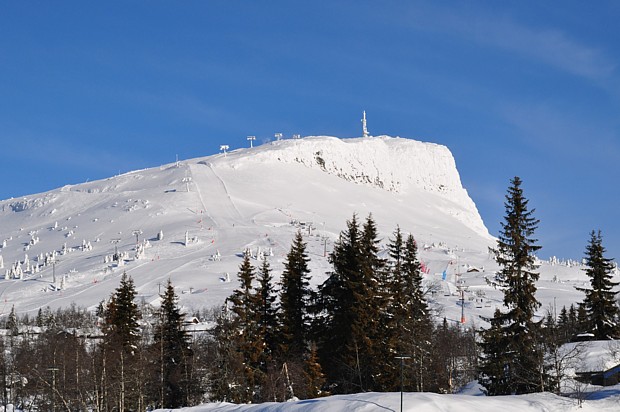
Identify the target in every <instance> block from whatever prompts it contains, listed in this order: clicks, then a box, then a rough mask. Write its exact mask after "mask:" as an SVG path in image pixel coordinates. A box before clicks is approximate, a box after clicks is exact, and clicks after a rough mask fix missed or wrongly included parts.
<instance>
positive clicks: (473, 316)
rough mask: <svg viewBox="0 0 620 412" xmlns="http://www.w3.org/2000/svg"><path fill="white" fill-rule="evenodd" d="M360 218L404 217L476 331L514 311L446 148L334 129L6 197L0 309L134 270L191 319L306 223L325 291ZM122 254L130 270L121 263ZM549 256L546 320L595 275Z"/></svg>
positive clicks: (448, 296) (431, 282)
mask: <svg viewBox="0 0 620 412" xmlns="http://www.w3.org/2000/svg"><path fill="white" fill-rule="evenodd" d="M507 185H508V182H507ZM525 195H526V196H527V193H525ZM534 203H535V202H534ZM354 213H356V214H357V218H358V220H359V221H360V223H363V220H364V219H366V217H367V216H368V214H369V213H372V216H373V218H374V219H375V221H376V222H377V224H378V228H379V233H380V234H381V236H382V238H383V245H384V246H385V244H387V242H388V240H389V237H390V236H391V235H392V233H393V231H394V230H395V228H396V226H397V225H399V226H400V228H401V229H402V230H403V232H405V233H408V232H410V233H413V235H414V236H415V238H416V240H417V241H418V246H419V250H420V257H421V260H422V261H423V263H424V264H425V265H426V267H427V271H428V273H427V274H426V275H425V280H426V282H427V285H428V286H429V287H431V289H432V290H433V292H432V293H430V292H429V295H428V298H429V301H430V303H431V304H432V306H433V308H434V309H436V311H437V315H438V316H440V317H442V318H443V317H444V316H445V317H446V318H447V319H448V320H449V321H453V322H460V321H461V311H462V310H463V313H464V315H465V322H466V324H467V325H468V326H473V327H484V326H485V325H486V322H485V321H484V320H483V318H484V317H488V316H491V314H492V313H493V311H494V310H495V307H497V306H501V296H502V295H501V293H500V292H499V291H496V290H494V289H492V288H490V287H489V286H487V283H486V281H485V278H486V277H489V276H493V271H494V270H495V269H496V266H495V263H494V262H493V260H492V259H491V256H490V255H489V252H488V247H489V246H493V245H494V244H495V240H494V238H493V237H492V236H490V235H489V233H488V231H487V229H486V228H485V226H484V223H483V222H482V219H481V218H480V215H479V213H478V211H477V209H476V206H475V204H474V202H473V201H472V200H471V199H470V197H469V196H468V194H467V191H466V190H465V189H464V188H463V187H462V185H461V182H460V178H459V174H458V171H457V169H456V165H455V162H454V158H453V157H452V155H451V153H450V151H449V150H448V149H447V148H446V147H445V146H441V145H437V144H432V143H422V142H418V141H414V140H411V139H404V138H393V137H387V136H381V137H367V138H354V139H338V138H335V137H325V136H322V137H306V138H303V139H294V140H280V141H277V142H272V143H268V144H265V145H262V146H259V147H254V148H252V149H238V150H235V151H233V152H229V153H226V154H218V155H214V156H209V157H204V158H198V159H190V160H184V161H180V162H178V163H173V164H168V165H163V166H161V167H157V168H152V169H145V170H138V171H134V172H130V173H126V174H122V175H119V176H115V177H111V178H109V179H105V180H100V181H93V182H87V183H82V184H76V185H67V186H64V187H62V188H60V189H56V190H52V191H49V192H46V193H41V194H35V195H31V196H26V197H23V198H19V199H8V200H4V201H0V246H1V248H0V314H4V315H5V314H7V313H8V312H9V311H10V310H11V308H12V307H15V310H16V311H17V312H18V313H21V314H24V313H28V314H33V315H34V314H36V312H37V311H38V310H39V308H44V307H46V306H49V307H50V308H52V309H55V308H58V307H66V306H68V305H70V304H71V303H75V304H77V305H78V306H82V307H87V308H94V307H95V306H96V305H97V304H98V303H99V302H100V301H101V300H102V299H105V298H107V297H109V295H110V294H111V293H112V292H113V291H114V289H115V288H116V287H117V286H118V283H119V279H120V275H121V274H122V272H123V271H126V272H127V273H128V274H129V275H130V276H131V277H132V278H133V279H134V281H135V284H136V288H137V291H138V294H139V298H140V300H143V301H144V302H146V303H152V304H155V305H156V304H157V302H158V299H159V297H158V295H159V291H160V286H161V285H162V284H164V283H165V282H166V280H167V279H168V278H171V280H172V282H173V284H174V286H175V287H176V289H177V293H178V294H179V295H180V304H181V305H182V306H183V308H184V310H185V311H186V312H187V313H190V314H191V313H193V312H194V311H195V310H198V309H200V308H205V307H211V306H214V305H217V304H220V303H222V302H223V301H224V299H225V298H226V297H227V296H228V295H229V294H230V293H231V292H232V290H233V289H234V288H236V287H237V285H238V283H237V280H236V273H237V271H238V267H239V264H240V262H241V254H242V252H243V251H244V250H246V249H250V250H252V252H253V253H254V254H255V255H266V256H268V258H269V259H270V263H271V265H272V267H273V269H274V273H275V274H276V275H278V274H279V270H280V269H281V267H282V262H283V260H284V258H285V255H286V253H287V252H288V250H289V248H290V242H291V239H292V237H293V235H294V233H295V232H296V231H297V230H302V232H303V233H304V234H306V236H305V240H306V242H307V244H308V251H309V255H310V258H311V259H312V261H311V269H312V283H313V285H315V286H316V285H318V284H319V283H321V282H322V281H323V280H324V279H325V278H326V272H327V271H328V270H329V269H330V266H329V264H328V261H327V258H326V257H325V252H326V251H327V253H329V251H330V250H331V248H332V246H333V242H334V240H335V239H337V237H338V235H339V233H340V231H342V230H343V229H345V228H346V221H347V220H349V219H351V217H352V216H353V214H354ZM497 218H498V220H499V219H502V218H503V217H502V216H498V217H497ZM160 234H163V238H162V239H161V240H157V239H158V235H160ZM138 244H139V245H140V247H137V245H138ZM543 247H544V245H543ZM136 249H142V250H141V251H139V252H140V253H137V250H136ZM115 250H117V251H118V252H119V253H120V254H122V255H123V257H124V259H122V261H121V263H122V265H119V264H117V263H115V262H113V261H112V260H111V257H112V255H113V254H114V253H115ZM137 254H139V256H138V257H136V255H137ZM46 261H47V263H46V264H45V262H46ZM52 262H55V263H54V264H53V263H52ZM258 263H259V262H258V260H256V265H257V266H258ZM541 264H542V265H541V268H540V271H541V280H540V282H539V283H538V288H539V292H538V295H537V296H538V299H539V300H540V301H541V302H543V307H542V308H541V310H540V314H541V315H544V313H545V312H546V311H547V310H552V309H553V306H555V307H556V308H557V310H558V311H559V309H560V308H561V307H562V306H563V305H570V304H571V303H574V302H577V301H580V300H581V299H582V294H581V292H578V291H576V290H575V288H574V286H576V285H578V286H583V285H584V284H585V282H587V278H586V277H585V275H584V273H583V271H582V270H581V269H582V268H581V267H579V265H577V264H574V263H573V262H568V263H566V262H559V261H558V262H553V264H552V263H550V262H541ZM444 272H445V273H444ZM54 280H55V281H54ZM616 280H617V278H616ZM458 287H461V289H463V290H464V292H463V303H464V305H461V303H462V302H461V296H460V293H459V290H458ZM480 316H482V318H481V317H480Z"/></svg>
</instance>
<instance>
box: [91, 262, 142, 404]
mask: <svg viewBox="0 0 620 412" xmlns="http://www.w3.org/2000/svg"><path fill="white" fill-rule="evenodd" d="M136 294H137V293H136V289H135V286H134V283H133V279H131V277H129V276H127V274H126V273H123V275H122V277H121V282H120V285H119V287H118V288H117V289H116V291H115V292H114V293H113V294H112V296H111V297H110V301H109V302H108V305H107V306H106V308H105V313H104V324H103V327H102V331H103V341H102V346H101V348H102V357H101V360H102V362H103V364H102V373H104V376H103V377H102V379H101V380H102V382H103V384H104V387H103V388H102V393H107V395H104V396H103V399H102V400H103V402H104V403H108V405H109V406H110V407H114V408H117V409H119V410H125V409H136V408H138V409H141V402H142V400H143V398H142V396H141V395H142V391H143V390H144V388H143V387H142V383H141V382H142V378H143V376H142V372H141V371H140V370H139V359H138V356H137V355H138V351H139V350H140V345H139V343H140V327H139V324H138V320H139V319H140V318H141V313H140V311H139V309H138V305H137V304H136V303H135V302H134V300H135V297H136Z"/></svg>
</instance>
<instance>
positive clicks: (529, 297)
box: [481, 177, 548, 394]
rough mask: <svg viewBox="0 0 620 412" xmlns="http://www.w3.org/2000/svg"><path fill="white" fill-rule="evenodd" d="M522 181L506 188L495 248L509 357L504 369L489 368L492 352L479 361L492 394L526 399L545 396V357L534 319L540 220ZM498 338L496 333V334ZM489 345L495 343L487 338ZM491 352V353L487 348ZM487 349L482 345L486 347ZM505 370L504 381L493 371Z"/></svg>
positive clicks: (497, 320) (500, 316)
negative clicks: (534, 394)
mask: <svg viewBox="0 0 620 412" xmlns="http://www.w3.org/2000/svg"><path fill="white" fill-rule="evenodd" d="M521 183H522V182H521V179H519V177H515V178H514V179H512V180H511V186H510V187H509V188H508V194H507V195H506V202H505V203H504V206H505V210H506V215H505V216H504V222H502V223H501V231H500V234H499V237H498V240H497V248H496V249H492V251H493V253H494V257H495V261H496V262H497V263H498V265H499V266H500V270H499V271H498V273H497V274H496V283H495V285H496V286H498V287H500V288H501V289H502V291H503V292H504V299H503V301H504V306H505V307H506V309H507V311H506V312H502V313H496V316H495V319H494V321H493V322H494V323H495V324H496V325H500V326H499V327H501V334H502V335H503V338H504V340H505V341H504V342H502V343H503V344H505V346H504V349H503V350H504V351H505V352H506V358H505V359H502V361H503V362H504V365H496V366H493V367H492V366H491V365H489V364H488V363H489V362H495V361H496V360H494V359H493V356H492V355H493V354H492V353H486V352H485V355H486V356H484V357H483V358H482V359H481V365H482V370H483V372H484V373H486V374H489V373H490V374H491V375H487V376H486V378H485V379H484V380H483V385H485V387H486V388H487V391H489V393H493V394H502V393H503V394H510V393H516V394H522V393H531V392H537V391H544V389H545V385H546V382H547V380H548V379H547V378H548V377H547V376H546V374H545V372H544V365H543V352H542V348H541V345H540V339H539V338H540V336H539V331H540V324H539V323H537V322H535V321H534V320H533V317H534V314H535V313H536V310H537V309H538V308H539V307H540V302H538V300H537V299H536V296H535V294H536V281H537V280H538V277H539V274H538V273H537V272H536V271H535V270H536V257H535V253H536V252H537V251H538V250H539V249H540V246H538V245H537V244H536V242H537V240H536V239H534V238H533V237H532V236H533V235H534V232H535V230H536V228H537V226H538V223H539V221H538V220H537V219H536V218H534V216H533V212H534V210H528V202H529V201H528V200H527V199H526V198H525V197H524V196H523V190H522V189H521ZM494 333H497V331H494ZM483 339H485V341H486V343H491V342H493V341H496V340H497V339H496V338H494V337H492V336H490V335H489V334H488V333H483ZM486 346H487V349H488V345H486ZM483 347H484V345H483ZM497 370H502V371H505V372H502V376H496V375H494V374H493V373H494V371H497Z"/></svg>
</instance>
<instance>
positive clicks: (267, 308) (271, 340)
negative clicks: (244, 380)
mask: <svg viewBox="0 0 620 412" xmlns="http://www.w3.org/2000/svg"><path fill="white" fill-rule="evenodd" d="M256 293H257V297H258V300H259V310H258V321H257V323H258V329H259V333H260V335H261V337H262V340H263V341H264V343H265V354H264V355H265V359H264V362H265V363H267V362H269V361H270V360H271V358H272V357H273V356H274V354H275V353H276V350H277V349H278V341H279V340H278V336H277V334H278V319H277V307H276V305H275V301H276V298H277V296H276V292H275V290H274V285H273V276H272V275H271V267H270V265H269V262H268V261H267V259H264V260H263V263H262V265H261V267H260V268H259V272H258V290H257V291H256ZM262 368H263V370H264V371H265V372H266V368H267V365H266V364H264V365H262Z"/></svg>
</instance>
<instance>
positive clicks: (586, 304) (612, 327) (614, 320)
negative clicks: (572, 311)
mask: <svg viewBox="0 0 620 412" xmlns="http://www.w3.org/2000/svg"><path fill="white" fill-rule="evenodd" d="M586 265H587V268H586V269H585V272H586V275H588V277H589V278H590V288H577V289H578V290H580V291H582V292H584V293H585V298H584V300H583V304H582V306H583V308H584V309H585V312H586V316H587V322H585V323H586V324H587V325H590V330H589V331H588V332H592V333H593V334H594V337H595V338H596V339H599V340H603V339H618V338H620V325H619V324H618V320H619V319H618V316H619V315H620V309H619V308H618V304H617V303H616V295H617V294H618V292H617V291H614V290H613V288H614V287H616V286H618V282H613V281H612V271H613V264H612V259H609V258H606V257H605V248H604V247H603V238H602V236H601V231H600V230H599V231H598V232H594V231H592V232H591V233H590V241H589V243H588V245H587V247H586Z"/></svg>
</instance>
